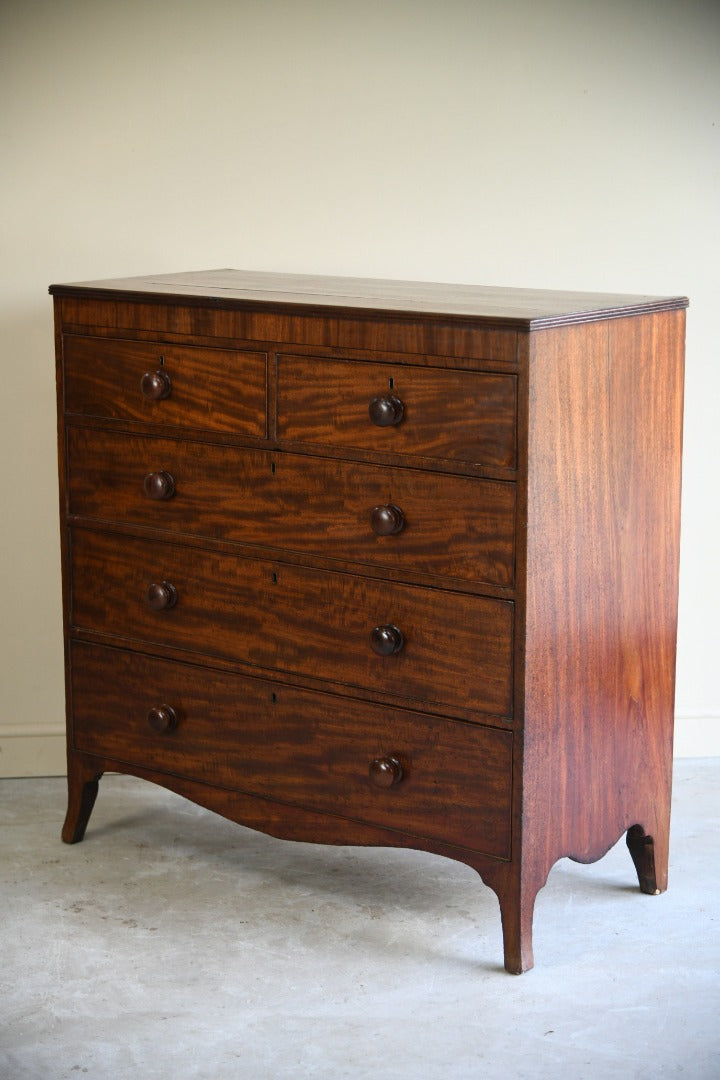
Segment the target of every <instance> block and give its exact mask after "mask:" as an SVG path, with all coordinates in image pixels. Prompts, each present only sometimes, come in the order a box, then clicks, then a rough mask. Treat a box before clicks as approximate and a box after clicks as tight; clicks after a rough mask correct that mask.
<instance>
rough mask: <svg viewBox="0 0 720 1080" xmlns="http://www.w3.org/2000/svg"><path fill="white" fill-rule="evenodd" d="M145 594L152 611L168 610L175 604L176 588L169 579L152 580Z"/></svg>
mask: <svg viewBox="0 0 720 1080" xmlns="http://www.w3.org/2000/svg"><path fill="white" fill-rule="evenodd" d="M145 595H146V597H147V602H148V605H149V607H151V608H152V609H153V611H168V610H169V609H170V608H171V607H175V605H176V604H177V598H178V594H177V589H176V588H175V586H174V585H171V584H170V582H169V581H153V582H152V584H151V585H148V590H147V593H146V594H145Z"/></svg>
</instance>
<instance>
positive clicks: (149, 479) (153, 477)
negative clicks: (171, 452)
mask: <svg viewBox="0 0 720 1080" xmlns="http://www.w3.org/2000/svg"><path fill="white" fill-rule="evenodd" d="M143 491H144V492H145V494H146V495H147V497H148V499H158V500H161V499H172V497H173V495H174V494H175V478H174V477H173V476H172V475H171V474H170V473H169V472H165V471H163V470H161V471H160V472H151V473H148V474H147V476H146V477H145V479H144V480H143Z"/></svg>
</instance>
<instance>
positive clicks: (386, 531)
mask: <svg viewBox="0 0 720 1080" xmlns="http://www.w3.org/2000/svg"><path fill="white" fill-rule="evenodd" d="M370 525H371V526H372V531H373V532H374V533H375V534H376V535H377V536H394V535H395V533H399V532H402V530H403V529H404V527H405V515H404V514H403V512H402V510H401V509H400V507H399V506H393V504H392V503H388V504H387V505H386V506H374V507H373V508H372V510H371V511H370Z"/></svg>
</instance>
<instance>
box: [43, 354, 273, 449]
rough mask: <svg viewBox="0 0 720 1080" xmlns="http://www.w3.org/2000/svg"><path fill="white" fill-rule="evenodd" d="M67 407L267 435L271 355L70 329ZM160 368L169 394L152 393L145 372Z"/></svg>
mask: <svg viewBox="0 0 720 1080" xmlns="http://www.w3.org/2000/svg"><path fill="white" fill-rule="evenodd" d="M63 359H64V368H65V383H64V385H65V409H66V411H67V412H68V413H70V414H72V413H76V414H81V415H85V416H96V417H104V418H106V419H110V420H121V421H122V420H136V421H141V422H143V423H147V424H162V425H164V426H171V427H181V428H200V429H203V430H208V431H219V432H228V433H232V434H234V435H251V436H255V437H257V438H260V439H264V438H266V437H267V416H266V397H267V387H266V383H267V355H266V354H265V353H259V352H249V351H241V350H230V349H207V348H205V349H202V348H192V347H191V348H184V347H182V346H178V345H169V344H166V343H163V342H149V341H120V340H116V339H112V338H97V337H85V336H76V335H72V334H67V335H65V338H64V343H63ZM156 369H161V370H162V371H163V373H164V374H165V375H166V376H167V377H168V379H169V380H170V382H171V391H170V395H169V396H168V397H167V398H165V399H164V400H161V401H149V400H148V399H147V398H146V397H145V396H144V395H143V394H142V392H141V389H140V381H141V379H142V376H143V374H144V373H145V372H148V371H154V370H156Z"/></svg>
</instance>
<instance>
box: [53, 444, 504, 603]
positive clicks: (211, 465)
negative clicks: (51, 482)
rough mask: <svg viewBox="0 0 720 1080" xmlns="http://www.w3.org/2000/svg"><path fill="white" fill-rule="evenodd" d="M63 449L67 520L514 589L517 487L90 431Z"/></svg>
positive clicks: (305, 457) (236, 448)
mask: <svg viewBox="0 0 720 1080" xmlns="http://www.w3.org/2000/svg"><path fill="white" fill-rule="evenodd" d="M68 450H69V485H68V491H69V509H70V512H71V514H77V515H80V516H84V517H89V518H96V519H101V520H105V521H115V522H129V523H132V524H136V525H143V526H149V527H153V528H156V529H171V530H173V531H174V532H185V533H191V534H194V535H197V536H205V537H213V538H218V539H223V540H230V541H237V542H242V543H247V544H259V545H263V546H265V547H271V548H276V549H283V550H288V551H294V552H300V553H309V554H315V555H319V556H322V557H325V558H331V559H340V560H346V561H351V562H354V563H357V564H361V565H371V566H375V567H383V568H393V569H398V570H410V571H416V572H417V573H424V574H434V575H437V576H439V577H440V576H441V577H442V578H443V580H444V581H447V580H448V579H453V578H454V579H459V580H464V581H477V582H483V583H489V584H494V585H500V586H511V585H512V584H513V579H514V536H513V532H514V514H515V485H514V484H512V483H505V482H500V481H494V480H481V479H478V478H475V477H463V476H445V475H440V474H437V473H432V472H422V471H420V470H416V469H403V468H388V467H382V466H373V465H365V464H359V463H354V462H347V461H332V460H329V459H327V458H314V457H308V456H304V455H300V454H290V453H282V452H279V453H273V452H271V451H264V450H248V449H242V448H239V447H234V446H219V445H211V444H206V443H183V442H180V441H176V440H174V439H161V438H153V437H145V436H135V435H133V436H131V435H125V434H120V433H116V432H109V431H104V430H96V429H92V428H84V427H73V428H70V429H69V430H68ZM146 488H147V489H149V494H148V492H147V490H146ZM393 515H394V516H393ZM395 526H397V528H395V531H393V532H390V533H387V532H386V533H383V532H382V531H380V532H378V530H383V529H386V528H388V527H395Z"/></svg>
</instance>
